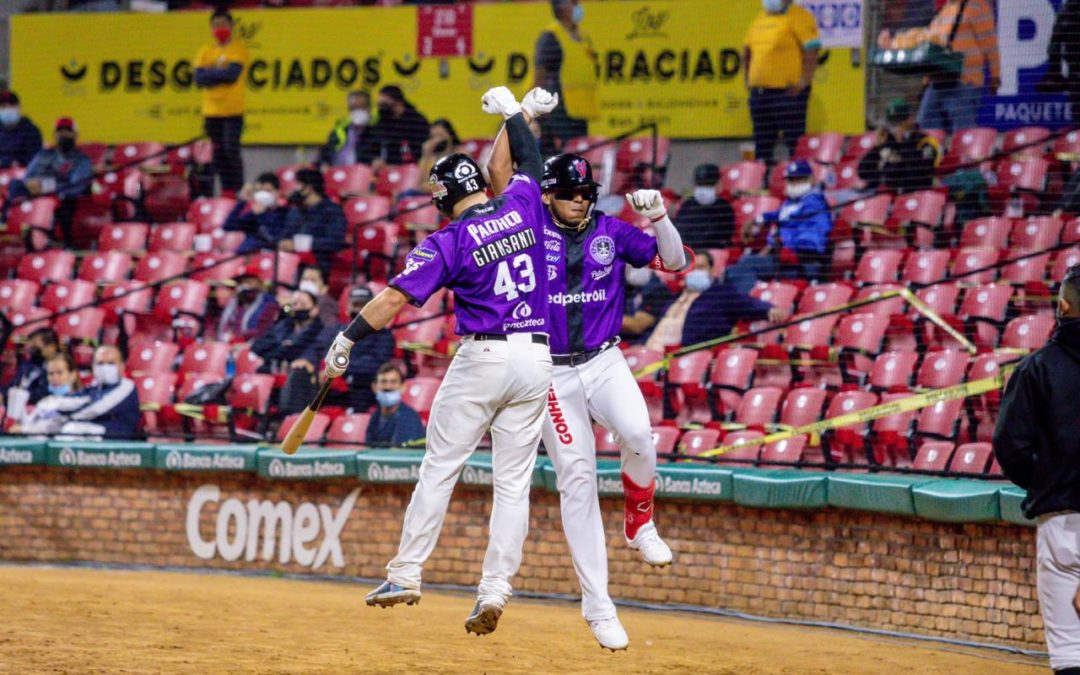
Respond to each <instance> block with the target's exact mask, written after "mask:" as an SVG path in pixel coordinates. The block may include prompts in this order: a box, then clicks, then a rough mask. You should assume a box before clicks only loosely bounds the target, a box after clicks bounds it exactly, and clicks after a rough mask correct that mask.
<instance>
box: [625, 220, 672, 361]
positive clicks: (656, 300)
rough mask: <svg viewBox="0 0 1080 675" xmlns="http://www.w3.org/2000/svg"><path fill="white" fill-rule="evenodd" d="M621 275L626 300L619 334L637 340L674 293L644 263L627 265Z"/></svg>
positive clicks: (642, 339)
mask: <svg viewBox="0 0 1080 675" xmlns="http://www.w3.org/2000/svg"><path fill="white" fill-rule="evenodd" d="M684 241H685V240H684ZM625 276H626V301H625V303H624V305H623V318H622V330H621V331H620V336H621V337H622V339H623V340H626V341H627V342H629V343H630V344H641V343H643V342H645V340H647V339H648V338H649V336H650V335H651V334H652V329H653V326H655V325H656V322H657V321H659V320H660V317H662V316H663V315H664V312H665V311H667V308H668V307H669V306H670V305H671V303H672V301H674V300H675V294H674V293H672V292H671V289H669V288H668V287H667V284H665V283H664V282H662V281H660V279H658V278H657V276H656V275H655V274H653V271H652V270H651V269H649V268H648V267H631V266H629V265H627V266H626V275H625Z"/></svg>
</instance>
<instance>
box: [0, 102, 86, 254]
mask: <svg viewBox="0 0 1080 675" xmlns="http://www.w3.org/2000/svg"><path fill="white" fill-rule="evenodd" d="M55 129H56V144H55V145H53V147H51V148H45V149H43V150H40V151H39V152H38V153H37V154H36V155H34V158H33V159H32V160H30V166H28V167H26V175H25V176H24V177H23V179H22V180H13V181H11V184H10V185H9V186H8V203H9V204H11V203H15V202H18V201H20V200H22V199H32V198H34V197H39V196H45V195H49V196H55V197H56V198H57V199H58V200H59V202H60V203H59V205H58V207H57V209H56V211H55V217H56V223H57V225H59V226H60V231H61V233H62V234H63V237H64V246H66V247H68V248H74V247H75V242H74V239H73V237H72V228H71V223H72V220H73V219H74V217H75V208H76V206H77V205H78V199H79V197H80V196H82V195H85V194H90V183H91V180H92V179H93V177H94V168H93V165H92V163H91V162H90V158H89V157H87V156H86V155H84V154H83V153H82V152H81V151H80V150H79V149H78V148H76V147H75V142H76V141H77V140H78V137H79V133H78V129H77V128H76V127H75V121H74V120H72V119H71V118H70V117H61V118H60V119H58V120H56V126H55Z"/></svg>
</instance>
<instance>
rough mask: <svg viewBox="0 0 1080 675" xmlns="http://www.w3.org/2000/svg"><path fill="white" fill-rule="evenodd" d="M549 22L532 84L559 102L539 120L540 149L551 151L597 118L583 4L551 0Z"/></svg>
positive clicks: (538, 47) (538, 50) (593, 67)
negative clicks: (556, 96) (550, 20)
mask: <svg viewBox="0 0 1080 675" xmlns="http://www.w3.org/2000/svg"><path fill="white" fill-rule="evenodd" d="M551 11H552V13H553V14H554V15H555V20H554V21H552V22H551V23H550V24H548V26H547V27H546V28H545V29H544V32H543V33H541V34H540V37H539V38H537V40H536V53H535V55H534V61H533V62H534V63H535V64H536V77H535V79H534V80H533V86H535V87H543V88H544V89H546V90H548V91H550V92H551V93H553V94H558V95H559V105H558V106H556V108H555V110H553V111H552V112H551V114H549V115H545V116H544V117H542V118H541V119H540V128H541V146H540V147H541V148H542V150H543V152H544V154H546V155H547V154H553V153H554V152H555V150H556V148H558V147H559V145H561V143H562V141H565V140H566V139H568V138H574V137H575V136H587V135H588V134H589V121H590V120H594V119H597V118H599V117H600V105H599V103H598V102H597V98H596V73H597V54H596V50H595V49H593V44H592V40H591V39H589V36H588V35H586V34H585V33H584V32H582V30H581V21H582V19H584V18H585V7H584V6H583V5H582V4H581V2H580V0H551Z"/></svg>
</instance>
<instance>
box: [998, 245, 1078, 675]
mask: <svg viewBox="0 0 1080 675" xmlns="http://www.w3.org/2000/svg"><path fill="white" fill-rule="evenodd" d="M1077 401H1080V265H1077V266H1073V267H1071V268H1069V271H1068V272H1067V273H1066V275H1065V280H1064V281H1063V282H1062V284H1061V293H1060V295H1059V296H1058V327H1057V329H1056V330H1055V331H1054V333H1053V335H1051V337H1050V341H1049V342H1048V343H1047V345H1046V346H1045V347H1043V348H1042V349H1040V350H1039V351H1037V352H1035V353H1034V354H1032V355H1030V356H1028V357H1027V358H1025V359H1024V360H1023V362H1021V363H1020V366H1019V367H1018V368H1017V369H1016V372H1015V373H1013V375H1012V378H1011V379H1010V380H1009V384H1008V386H1007V387H1006V388H1005V395H1004V397H1003V398H1002V400H1001V412H1000V414H999V415H998V420H997V427H996V428H995V430H994V439H993V443H994V454H995V455H996V456H997V459H998V462H999V463H1000V464H1001V468H1002V470H1003V471H1004V472H1005V475H1006V476H1008V478H1009V480H1011V481H1012V482H1014V483H1016V484H1017V485H1019V486H1020V487H1022V488H1024V489H1025V490H1027V497H1025V498H1024V502H1023V509H1024V515H1025V516H1027V517H1028V518H1031V519H1038V521H1039V525H1038V531H1037V534H1036V558H1035V559H1036V565H1037V569H1036V579H1037V586H1038V591H1039V606H1040V609H1041V610H1042V617H1043V623H1044V624H1045V626H1046V644H1047V647H1048V650H1049V652H1050V667H1051V668H1052V669H1053V670H1054V672H1055V673H1059V674H1061V673H1069V674H1070V675H1080V593H1078V592H1077V589H1078V587H1080V414H1077Z"/></svg>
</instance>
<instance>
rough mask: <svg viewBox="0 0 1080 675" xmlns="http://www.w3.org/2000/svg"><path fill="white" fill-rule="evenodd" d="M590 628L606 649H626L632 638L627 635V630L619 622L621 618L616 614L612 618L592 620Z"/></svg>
mask: <svg viewBox="0 0 1080 675" xmlns="http://www.w3.org/2000/svg"><path fill="white" fill-rule="evenodd" d="M589 630H591V631H592V634H593V637H595V638H596V641H597V642H599V643H600V646H601V647H603V648H604V649H610V650H611V651H613V652H615V651H619V650H621V649H626V646H627V645H628V644H630V638H628V637H626V631H625V630H623V627H622V624H621V623H619V618H618V617H616V616H613V617H611V618H610V619H600V620H599V621H590V622H589Z"/></svg>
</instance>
